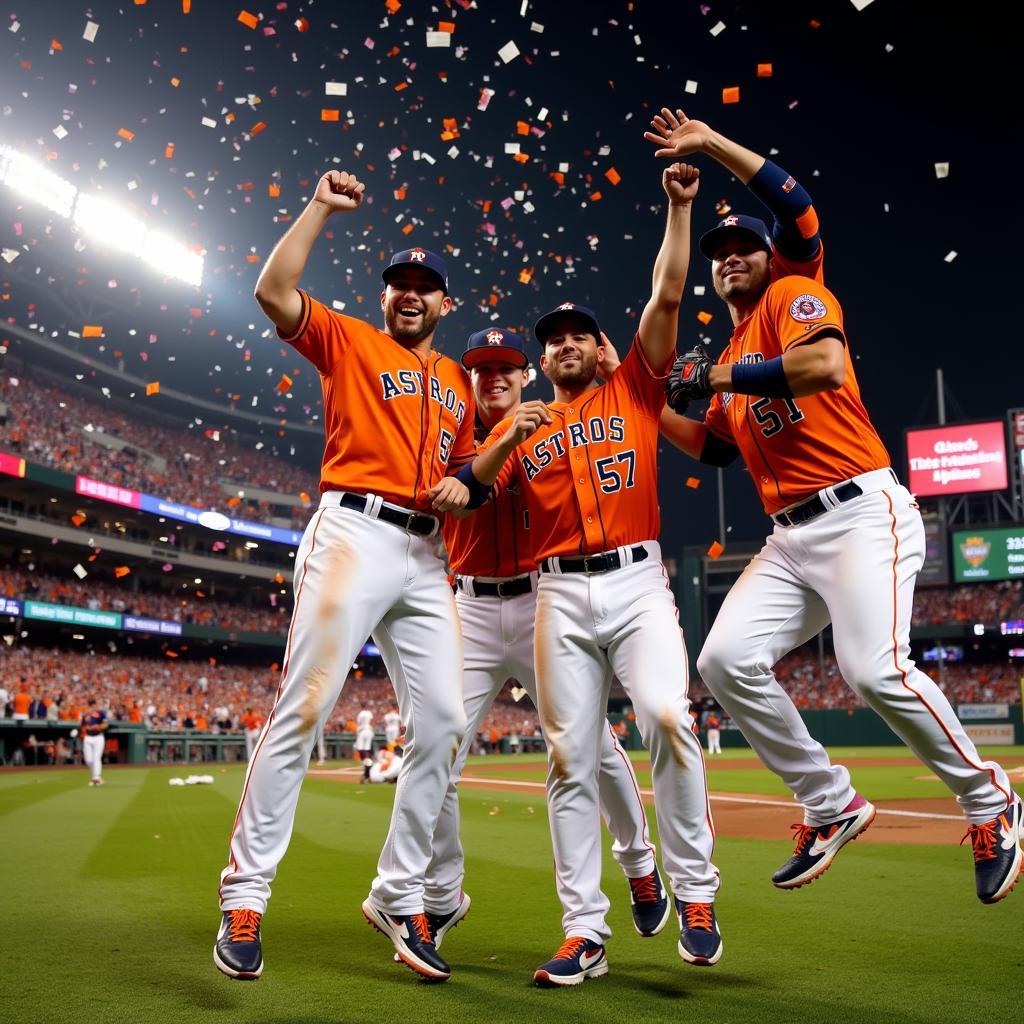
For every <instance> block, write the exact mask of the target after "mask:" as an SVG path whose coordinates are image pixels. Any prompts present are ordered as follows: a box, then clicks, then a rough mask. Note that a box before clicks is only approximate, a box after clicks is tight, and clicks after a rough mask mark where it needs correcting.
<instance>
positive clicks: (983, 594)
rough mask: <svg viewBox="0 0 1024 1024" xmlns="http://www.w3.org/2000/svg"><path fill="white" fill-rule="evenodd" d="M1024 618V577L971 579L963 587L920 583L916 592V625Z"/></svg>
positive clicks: (987, 621) (990, 622)
mask: <svg viewBox="0 0 1024 1024" xmlns="http://www.w3.org/2000/svg"><path fill="white" fill-rule="evenodd" d="M1007 619H1024V581H1021V580H1006V581H1005V582H1002V583H969V584H965V585H963V586H959V587H948V588H947V587H942V588H934V589H933V588H930V587H918V588H917V590H916V591H915V593H914V619H913V623H914V625H915V626H939V625H946V624H948V623H953V622H956V623H971V622H983V623H985V624H987V625H990V624H993V623H999V622H1005V621H1006V620H1007Z"/></svg>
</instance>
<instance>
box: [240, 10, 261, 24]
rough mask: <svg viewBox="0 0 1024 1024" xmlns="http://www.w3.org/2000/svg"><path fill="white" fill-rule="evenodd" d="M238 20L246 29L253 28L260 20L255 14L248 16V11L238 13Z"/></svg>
mask: <svg viewBox="0 0 1024 1024" xmlns="http://www.w3.org/2000/svg"><path fill="white" fill-rule="evenodd" d="M238 20H239V21H240V22H241V23H242V24H243V25H245V27H246V28H255V27H256V26H257V25H258V24H259V23H260V19H259V18H257V17H256V15H255V14H250V13H249V12H248V11H239V12H238Z"/></svg>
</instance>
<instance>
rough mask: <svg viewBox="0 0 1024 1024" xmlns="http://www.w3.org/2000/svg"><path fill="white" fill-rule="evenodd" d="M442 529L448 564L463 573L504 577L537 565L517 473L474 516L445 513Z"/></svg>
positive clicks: (466, 574) (462, 574)
mask: <svg viewBox="0 0 1024 1024" xmlns="http://www.w3.org/2000/svg"><path fill="white" fill-rule="evenodd" d="M441 530H442V536H443V537H444V544H445V547H446V548H447V549H448V564H449V566H450V567H451V570H452V572H454V573H457V574H458V575H459V576H484V577H492V578H494V579H503V578H506V577H509V576H519V575H521V574H523V573H527V572H533V570H534V569H536V568H537V559H536V558H534V557H533V548H532V537H531V530H530V517H529V513H528V512H527V508H526V503H525V501H524V500H523V495H522V493H521V491H520V486H519V478H518V477H517V476H513V477H512V478H511V479H510V480H509V482H508V485H507V486H506V487H505V488H504V489H503V490H501V491H500V492H498V493H497V495H496V496H495V497H494V499H493V500H491V501H489V502H487V504H485V505H484V506H483V507H482V508H480V509H479V510H478V511H477V512H475V513H474V514H473V515H471V516H466V517H465V518H464V519H458V518H456V517H455V516H445V517H444V519H443V520H442V521H441Z"/></svg>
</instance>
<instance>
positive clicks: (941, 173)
mask: <svg viewBox="0 0 1024 1024" xmlns="http://www.w3.org/2000/svg"><path fill="white" fill-rule="evenodd" d="M935 177H936V178H948V177H949V164H948V163H937V164H936V165H935Z"/></svg>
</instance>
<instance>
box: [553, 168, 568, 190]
mask: <svg viewBox="0 0 1024 1024" xmlns="http://www.w3.org/2000/svg"><path fill="white" fill-rule="evenodd" d="M551 177H552V178H553V179H554V182H555V184H556V185H558V186H559V187H561V186H562V185H564V184H565V175H564V174H563V173H562V172H561V171H552V172H551Z"/></svg>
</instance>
